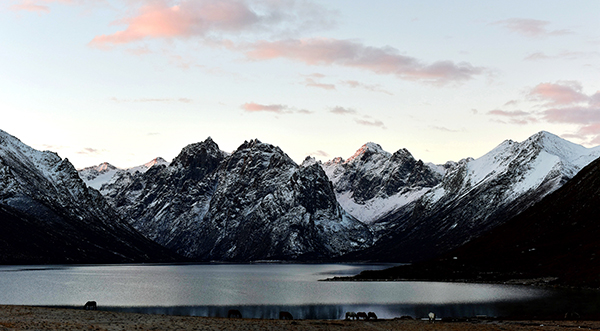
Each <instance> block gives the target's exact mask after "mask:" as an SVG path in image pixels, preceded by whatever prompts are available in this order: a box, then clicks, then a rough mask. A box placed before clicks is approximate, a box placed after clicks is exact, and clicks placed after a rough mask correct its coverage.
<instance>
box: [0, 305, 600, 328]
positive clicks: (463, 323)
mask: <svg viewBox="0 0 600 331" xmlns="http://www.w3.org/2000/svg"><path fill="white" fill-rule="evenodd" d="M540 326H543V329H544V330H566V329H572V328H585V329H600V321H584V320H542V321H540V320H532V319H523V320H498V319H484V318H479V319H477V318H476V319H470V320H460V321H439V320H436V321H435V322H429V321H423V320H404V319H398V318H396V319H385V320H383V319H380V320H369V321H364V320H360V321H354V320H276V319H246V318H242V319H236V318H224V317H196V316H177V315H153V314H140V313H126V312H111V311H101V310H83V309H73V308H52V307H40V306H16V305H0V330H105V331H113V330H115V331H116V330H184V331H185V330H240V331H244V330H246V331H254V330H306V331H313V330H333V331H335V330H382V329H383V330H456V331H461V330H482V331H489V330H506V329H511V330H539V329H540Z"/></svg>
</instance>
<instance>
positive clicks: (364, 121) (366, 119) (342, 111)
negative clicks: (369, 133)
mask: <svg viewBox="0 0 600 331" xmlns="http://www.w3.org/2000/svg"><path fill="white" fill-rule="evenodd" d="M329 112H330V113H332V114H336V115H341V116H354V122H355V123H356V124H360V125H365V126H374V127H380V128H383V129H385V128H386V127H385V124H384V123H383V122H382V121H380V120H376V119H373V118H372V117H371V116H369V115H361V114H360V113H359V112H358V111H357V110H355V109H352V108H346V107H341V106H336V107H333V108H331V109H329Z"/></svg>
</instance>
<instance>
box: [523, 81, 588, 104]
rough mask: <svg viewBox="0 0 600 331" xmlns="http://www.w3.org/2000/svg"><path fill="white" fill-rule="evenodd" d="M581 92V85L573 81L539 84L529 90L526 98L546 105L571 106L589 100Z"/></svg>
mask: <svg viewBox="0 0 600 331" xmlns="http://www.w3.org/2000/svg"><path fill="white" fill-rule="evenodd" d="M582 90H583V87H582V86H581V83H579V82H575V81H561V82H558V83H541V84H538V85H537V86H535V87H534V88H533V89H531V91H530V92H529V94H528V96H529V97H530V98H532V99H534V100H537V101H543V102H545V103H546V104H547V105H572V104H576V103H579V102H587V101H588V100H589V98H590V97H589V96H587V95H585V94H583V93H582Z"/></svg>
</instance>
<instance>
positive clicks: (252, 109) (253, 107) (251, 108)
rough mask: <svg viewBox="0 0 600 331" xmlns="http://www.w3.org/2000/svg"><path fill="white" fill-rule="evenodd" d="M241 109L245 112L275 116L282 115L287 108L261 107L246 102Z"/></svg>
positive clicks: (280, 106) (282, 106)
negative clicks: (262, 112) (268, 113)
mask: <svg viewBox="0 0 600 331" xmlns="http://www.w3.org/2000/svg"><path fill="white" fill-rule="evenodd" d="M242 109H243V110H245V111H247V112H260V111H266V112H272V113H277V114H282V113H285V112H287V109H288V106H286V105H261V104H258V103H254V102H247V103H245V104H243V105H242Z"/></svg>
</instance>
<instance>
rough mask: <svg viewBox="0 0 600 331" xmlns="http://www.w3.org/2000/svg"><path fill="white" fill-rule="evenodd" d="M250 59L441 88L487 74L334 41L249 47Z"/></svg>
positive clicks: (265, 43) (469, 67)
mask: <svg viewBox="0 0 600 331" xmlns="http://www.w3.org/2000/svg"><path fill="white" fill-rule="evenodd" d="M246 56H247V57H248V58H249V59H251V60H271V59H276V58H285V59H288V60H293V61H298V62H303V63H305V64H308V65H339V66H344V67H350V68H358V69H363V70H367V71H371V72H374V73H376V74H392V75H395V76H397V77H398V78H400V79H405V80H412V81H421V82H430V83H434V84H439V85H443V84H447V83H450V82H460V81H466V80H470V79H472V78H474V76H476V75H480V74H482V73H483V71H484V69H483V68H480V67H474V66H473V65H471V64H469V63H464V62H463V63H458V64H456V63H454V62H451V61H438V62H434V63H432V64H424V63H421V62H420V61H419V60H417V59H415V58H413V57H409V56H404V55H401V54H400V53H399V51H398V50H397V49H395V48H392V47H389V46H386V47H380V48H377V47H370V46H365V45H363V44H361V43H358V42H354V41H350V40H338V39H332V38H312V39H287V40H280V41H274V42H270V41H259V42H256V43H254V44H250V45H248V46H247V50H246Z"/></svg>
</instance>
